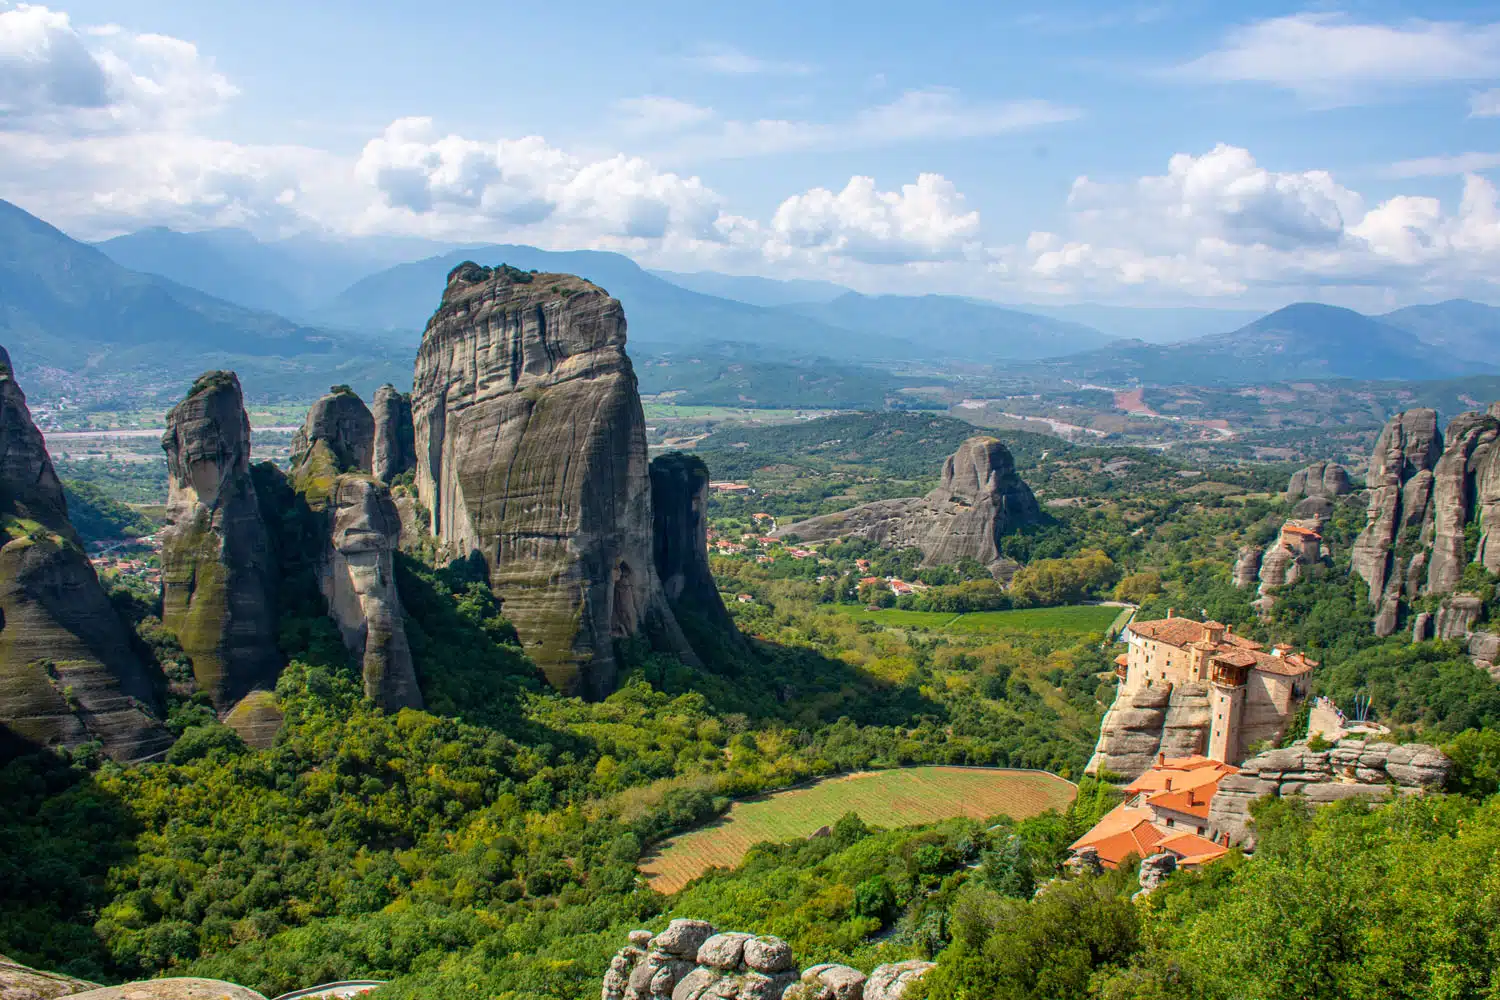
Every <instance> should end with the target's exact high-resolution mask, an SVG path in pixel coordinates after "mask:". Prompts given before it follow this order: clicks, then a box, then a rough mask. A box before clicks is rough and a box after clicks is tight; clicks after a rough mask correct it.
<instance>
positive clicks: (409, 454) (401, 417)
mask: <svg viewBox="0 0 1500 1000" xmlns="http://www.w3.org/2000/svg"><path fill="white" fill-rule="evenodd" d="M370 409H371V413H372V414H373V415H374V418H375V454H374V464H373V465H372V466H371V467H370V472H371V473H372V474H373V475H374V476H375V478H376V479H378V480H380V481H381V482H382V483H389V482H391V481H392V480H394V479H395V478H396V477H397V476H399V475H401V474H402V473H405V472H410V471H412V470H413V469H415V468H416V467H417V439H416V429H415V428H414V427H413V425H412V421H411V396H410V395H407V394H403V393H400V392H397V391H396V387H395V386H393V385H383V386H381V387H380V388H379V389H376V390H375V403H374V405H373V406H372V407H371V408H370Z"/></svg>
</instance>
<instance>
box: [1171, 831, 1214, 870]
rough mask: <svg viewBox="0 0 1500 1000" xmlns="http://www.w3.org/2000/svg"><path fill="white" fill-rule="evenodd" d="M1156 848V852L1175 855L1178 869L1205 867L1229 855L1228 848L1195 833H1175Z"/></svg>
mask: <svg viewBox="0 0 1500 1000" xmlns="http://www.w3.org/2000/svg"><path fill="white" fill-rule="evenodd" d="M1156 846H1157V849H1158V850H1163V851H1171V852H1172V853H1173V854H1175V855H1177V866H1178V867H1179V868H1195V867H1197V866H1198V865H1206V864H1208V863H1209V862H1210V861H1215V860H1217V859H1219V858H1222V857H1223V856H1224V855H1226V854H1228V853H1229V848H1227V847H1225V846H1223V845H1222V844H1216V843H1214V842H1213V841H1212V840H1209V839H1208V838H1207V837H1200V836H1199V835H1198V834H1196V833H1175V834H1173V835H1172V836H1170V837H1167V838H1165V839H1164V840H1162V841H1160V842H1159V843H1158V844H1157V845H1156Z"/></svg>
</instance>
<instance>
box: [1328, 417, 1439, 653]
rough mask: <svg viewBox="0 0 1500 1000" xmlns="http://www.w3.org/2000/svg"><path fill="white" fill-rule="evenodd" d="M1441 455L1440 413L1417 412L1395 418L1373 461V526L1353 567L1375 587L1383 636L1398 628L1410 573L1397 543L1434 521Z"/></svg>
mask: <svg viewBox="0 0 1500 1000" xmlns="http://www.w3.org/2000/svg"><path fill="white" fill-rule="evenodd" d="M1441 454H1442V436H1441V435H1440V434H1439V433H1438V426H1437V412H1436V411H1435V410H1429V409H1416V410H1407V411H1406V412H1404V413H1398V414H1396V416H1394V417H1392V418H1391V421H1390V422H1389V423H1388V424H1386V426H1385V429H1384V430H1383V431H1382V432H1381V434H1380V438H1379V439H1378V440H1377V441H1376V443H1375V451H1374V454H1372V455H1371V456H1370V468H1369V471H1368V472H1367V473H1366V474H1365V483H1366V485H1367V487H1368V489H1369V508H1368V512H1367V521H1366V525H1365V529H1364V530H1363V531H1361V532H1360V534H1359V537H1358V538H1357V539H1355V542H1354V547H1353V550H1352V551H1351V553H1350V568H1351V570H1352V571H1353V572H1355V573H1358V574H1359V575H1360V576H1361V577H1363V578H1364V580H1365V583H1366V584H1368V585H1369V588H1370V602H1371V603H1372V604H1374V605H1375V606H1376V608H1377V618H1376V632H1377V634H1379V635H1390V634H1391V633H1392V632H1394V631H1395V629H1396V615H1397V612H1398V609H1399V607H1400V604H1401V600H1402V595H1403V593H1404V584H1405V579H1404V574H1405V572H1406V570H1407V568H1408V567H1407V566H1406V565H1405V564H1404V563H1402V560H1401V559H1400V558H1399V556H1398V555H1397V553H1396V548H1397V543H1398V541H1400V540H1401V539H1402V533H1403V531H1405V530H1406V529H1414V530H1416V531H1417V532H1419V533H1420V532H1421V529H1422V527H1423V525H1424V524H1425V523H1426V522H1427V521H1428V515H1429V504H1430V502H1431V497H1432V484H1433V468H1434V467H1435V466H1436V465H1437V461H1438V458H1439V456H1440V455H1441ZM1421 541H1424V542H1425V541H1426V539H1421Z"/></svg>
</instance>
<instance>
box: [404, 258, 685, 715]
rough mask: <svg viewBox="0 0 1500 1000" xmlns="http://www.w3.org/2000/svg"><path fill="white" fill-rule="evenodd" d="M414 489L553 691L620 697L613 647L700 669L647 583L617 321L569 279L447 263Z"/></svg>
mask: <svg viewBox="0 0 1500 1000" xmlns="http://www.w3.org/2000/svg"><path fill="white" fill-rule="evenodd" d="M412 415H413V420H414V422H415V426H416V444H417V475H416V482H417V488H418V492H419V495H420V497H421V499H422V501H423V503H424V504H425V505H426V506H427V508H428V509H429V510H430V511H431V512H432V522H433V524H432V527H433V533H434V534H435V535H436V536H437V538H438V540H439V541H440V542H442V543H444V544H446V545H447V546H449V547H450V549H451V550H452V551H454V552H456V553H459V554H467V553H469V552H471V551H478V552H480V553H481V554H482V556H483V557H484V559H485V561H486V562H487V564H488V566H489V570H490V585H491V588H492V589H493V590H494V592H495V594H496V596H497V597H499V598H500V599H501V601H502V602H503V603H504V607H505V614H506V617H508V618H509V619H510V620H511V621H512V622H513V623H514V624H515V626H516V630H517V632H518V633H519V634H520V637H521V640H522V642H523V643H524V644H525V646H526V649H527V652H528V653H530V654H531V656H532V658H533V659H535V660H536V661H537V663H538V664H539V665H540V666H541V667H542V669H543V670H544V671H545V672H546V674H547V677H548V679H549V680H550V681H551V682H552V684H553V685H554V686H556V687H558V688H561V689H563V690H565V691H571V692H577V693H581V694H585V695H589V696H593V697H600V696H603V695H604V694H607V693H608V692H609V691H611V690H612V689H613V688H614V685H615V675H616V672H617V668H616V664H615V659H614V649H613V644H614V641H615V640H616V639H619V638H623V637H626V636H631V635H636V634H644V635H646V636H647V637H649V638H650V639H651V641H652V642H653V644H654V645H656V646H657V647H658V648H662V649H666V650H670V651H673V652H676V653H678V654H679V655H680V656H682V657H683V658H684V659H687V660H688V661H689V662H694V663H696V658H695V657H694V656H693V653H692V650H691V649H690V648H689V647H688V645H687V642H686V640H685V639H684V638H683V636H682V632H681V630H680V629H679V628H678V625H677V622H676V619H675V617H674V616H673V614H672V610H671V608H670V606H669V605H668V603H667V600H666V596H665V594H664V593H663V591H662V588H661V584H660V582H659V581H658V579H657V575H656V567H655V564H654V560H653V555H652V510H651V482H650V473H649V466H648V463H647V457H646V437H645V418H644V416H643V414H642V410H641V402H640V396H639V395H638V394H637V391H636V378H635V372H634V370H633V369H632V367H631V364H630V359H629V358H628V357H627V356H626V354H625V314H624V310H623V309H622V308H621V306H620V303H619V301H618V300H616V299H612V298H610V297H609V295H608V294H607V293H606V292H605V291H604V289H602V288H600V287H598V286H597V285H594V284H591V283H590V282H587V281H584V280H583V279H581V278H578V277H574V276H572V275H565V274H527V273H525V272H521V271H516V270H515V269H514V268H506V267H504V266H502V267H501V268H499V269H494V270H492V269H490V268H482V267H479V266H478V265H475V264H472V263H465V264H461V265H459V266H458V267H456V268H454V269H453V271H452V272H451V273H450V274H449V277H448V286H447V288H446V289H445V290H444V292H443V299H442V304H441V305H440V306H439V307H438V310H437V312H436V313H435V314H434V315H433V317H432V319H431V321H430V322H429V323H428V325H427V330H426V332H425V333H424V334H423V336H422V346H421V348H420V350H419V351H418V354H417V366H416V384H415V388H414V390H413V393H412Z"/></svg>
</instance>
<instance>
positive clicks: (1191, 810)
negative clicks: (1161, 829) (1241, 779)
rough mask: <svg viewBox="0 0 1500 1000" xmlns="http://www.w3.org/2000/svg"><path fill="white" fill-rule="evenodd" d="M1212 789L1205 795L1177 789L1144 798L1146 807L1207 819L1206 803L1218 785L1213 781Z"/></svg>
mask: <svg viewBox="0 0 1500 1000" xmlns="http://www.w3.org/2000/svg"><path fill="white" fill-rule="evenodd" d="M1213 785H1214V787H1213V788H1211V789H1209V790H1208V792H1207V794H1205V793H1204V792H1202V791H1201V790H1199V789H1197V788H1179V789H1175V790H1173V791H1170V792H1157V793H1156V794H1154V795H1150V796H1148V797H1147V798H1146V804H1147V805H1148V806H1156V807H1157V808H1160V809H1170V810H1172V811H1173V812H1176V813H1182V814H1184V815H1186V816H1196V817H1198V818H1199V819H1208V802H1209V800H1210V799H1212V798H1213V796H1214V792H1216V791H1218V786H1219V783H1218V782H1217V781H1215V782H1214V783H1213Z"/></svg>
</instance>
